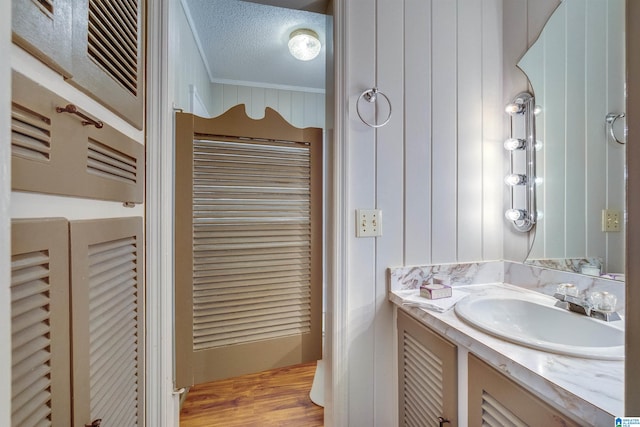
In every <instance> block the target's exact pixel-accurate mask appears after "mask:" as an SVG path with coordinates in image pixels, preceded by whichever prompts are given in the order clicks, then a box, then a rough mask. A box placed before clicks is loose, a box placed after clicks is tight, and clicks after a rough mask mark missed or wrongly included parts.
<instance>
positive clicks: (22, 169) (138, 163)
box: [11, 72, 145, 203]
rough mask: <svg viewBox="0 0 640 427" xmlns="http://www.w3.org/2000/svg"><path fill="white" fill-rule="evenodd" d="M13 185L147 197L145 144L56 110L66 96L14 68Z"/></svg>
mask: <svg viewBox="0 0 640 427" xmlns="http://www.w3.org/2000/svg"><path fill="white" fill-rule="evenodd" d="M12 89H13V92H12V104H11V157H12V163H11V167H12V170H11V186H12V188H13V189H14V190H21V191H35V192H39V193H50V194H62V195H69V196H80V197H89V198H92V199H103V200H116V201H122V202H137V203H140V202H142V201H143V193H144V172H145V170H144V166H145V165H144V146H143V145H142V144H139V143H137V142H136V141H134V140H133V139H131V138H128V137H126V136H125V135H123V134H122V133H120V132H118V131H117V130H116V129H114V128H112V127H111V126H109V125H107V124H104V126H103V127H102V128H100V129H98V128H96V127H95V126H84V125H83V124H82V119H81V118H79V117H78V116H75V115H71V114H69V113H58V112H56V107H59V106H60V107H64V106H65V105H67V104H68V101H67V100H65V99H63V98H60V97H59V96H57V95H55V94H54V93H52V92H50V91H48V90H46V89H44V88H43V87H42V86H40V85H38V84H37V83H36V82H34V81H32V80H30V79H28V78H26V77H25V76H23V75H22V74H19V73H16V72H14V73H13V81H12Z"/></svg>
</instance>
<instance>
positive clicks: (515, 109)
mask: <svg viewBox="0 0 640 427" xmlns="http://www.w3.org/2000/svg"><path fill="white" fill-rule="evenodd" d="M504 111H506V112H507V113H509V114H511V115H514V114H520V113H522V112H523V111H524V105H523V104H516V103H515V102H514V103H512V104H508V105H507V106H506V107H505V109H504Z"/></svg>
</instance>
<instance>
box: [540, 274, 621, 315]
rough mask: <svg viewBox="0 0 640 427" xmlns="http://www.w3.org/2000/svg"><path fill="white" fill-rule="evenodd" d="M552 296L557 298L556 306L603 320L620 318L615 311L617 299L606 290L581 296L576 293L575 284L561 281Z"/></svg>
mask: <svg viewBox="0 0 640 427" xmlns="http://www.w3.org/2000/svg"><path fill="white" fill-rule="evenodd" d="M553 296H554V297H555V298H556V299H557V300H558V301H557V302H556V304H555V305H556V307H560V308H564V309H568V310H570V311H573V312H574V313H579V314H583V315H585V316H589V317H593V318H594V319H599V320H604V321H605V322H613V321H616V320H620V315H619V314H618V313H617V312H616V311H615V304H616V300H617V299H616V297H615V295H613V294H610V293H608V292H593V293H592V294H591V295H589V297H587V298H583V297H580V296H578V295H577V289H576V288H575V285H571V284H567V283H563V284H561V285H559V286H558V290H557V291H556V293H554V294H553Z"/></svg>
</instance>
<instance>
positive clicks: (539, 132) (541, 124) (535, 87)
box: [505, 41, 547, 261]
mask: <svg viewBox="0 0 640 427" xmlns="http://www.w3.org/2000/svg"><path fill="white" fill-rule="evenodd" d="M541 42H542V41H541ZM544 61H545V55H544V50H543V49H537V50H533V51H532V52H528V53H527V56H526V58H523V59H522V61H520V64H521V65H522V68H523V69H525V70H531V69H532V68H534V67H536V64H544V63H545V62H544ZM540 68H543V67H540ZM528 78H529V82H530V84H531V87H532V92H533V95H534V97H535V102H536V105H539V106H541V107H542V112H541V113H540V114H538V115H537V116H536V118H535V121H536V139H537V140H538V141H540V142H541V143H542V150H541V151H537V152H536V175H537V176H540V177H544V176H545V173H546V172H545V171H546V169H545V168H546V165H545V152H546V151H545V147H546V141H547V135H546V132H545V130H546V126H545V117H546V115H547V111H546V109H545V106H546V105H547V102H546V99H545V91H544V87H545V85H544V83H545V73H543V72H539V73H532V72H531V71H529V75H528ZM546 185H547V184H546V181H545V180H543V181H542V182H541V183H538V185H536V206H537V210H538V212H542V214H543V215H544V214H545V212H546V209H545V197H544V195H545V192H546ZM545 224H546V220H545V218H544V217H542V218H538V221H537V223H536V228H535V230H534V233H535V236H536V237H537V239H536V243H537V244H534V245H533V248H532V249H531V253H530V255H529V257H530V258H531V259H538V258H544V253H545V239H544V236H545ZM511 228H512V227H511ZM505 253H508V252H506V251H505ZM525 254H526V251H525V252H524V253H523V255H522V257H524V256H525ZM511 259H513V258H511ZM517 261H522V259H517Z"/></svg>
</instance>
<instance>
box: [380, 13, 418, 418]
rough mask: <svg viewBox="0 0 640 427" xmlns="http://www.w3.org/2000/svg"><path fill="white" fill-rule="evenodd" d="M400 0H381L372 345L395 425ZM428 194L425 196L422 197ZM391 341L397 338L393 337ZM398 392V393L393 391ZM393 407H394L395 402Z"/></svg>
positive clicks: (400, 219)
mask: <svg viewBox="0 0 640 427" xmlns="http://www.w3.org/2000/svg"><path fill="white" fill-rule="evenodd" d="M403 3H404V1H402V2H390V1H388V0H378V1H377V13H376V20H377V23H376V32H377V63H376V70H377V82H378V85H379V87H380V90H382V91H383V92H384V93H385V94H386V95H387V96H388V97H389V99H390V101H391V103H392V112H393V117H392V118H391V119H390V121H389V123H387V124H386V125H385V126H383V127H381V128H379V129H378V130H377V132H376V134H377V135H376V136H377V144H376V199H377V207H378V208H379V209H381V210H382V220H383V222H382V224H383V225H382V233H383V234H382V236H381V237H378V238H376V288H375V295H376V301H375V303H376V305H375V310H376V313H378V314H377V315H376V318H375V331H376V332H375V333H376V336H377V337H384V339H382V340H381V339H378V338H376V340H375V348H374V371H373V375H374V381H375V384H376V386H375V389H374V402H373V408H374V420H375V422H376V425H377V426H390V425H394V424H395V421H396V420H397V419H398V417H397V414H396V412H395V410H390V408H389V407H388V406H389V403H390V399H389V394H390V392H392V391H395V390H396V387H397V381H395V378H394V375H389V373H390V372H394V371H393V370H390V371H389V370H388V367H389V366H394V361H395V358H396V357H397V354H396V349H395V348H394V346H393V345H390V343H389V341H388V340H392V337H393V336H394V333H395V331H396V328H395V325H394V324H393V308H392V306H391V304H389V301H388V298H387V282H386V269H387V267H389V266H391V265H402V262H403V253H402V252H403V247H404V218H405V215H404V199H405V198H404V193H405V190H404V185H403V184H404V151H405V149H404V145H405V144H404V141H405V138H404V123H403V118H404V90H405V87H404V81H403V75H404V67H403V65H404V50H403V49H399V48H398V46H402V44H403V39H404V7H403ZM384 102H385V100H384V99H383V98H382V97H380V98H379V99H378V101H377V103H376V104H379V105H377V109H378V119H377V120H384V117H386V113H387V111H388V109H387V106H386V105H384ZM422 197H426V195H422ZM391 342H393V341H391ZM393 395H397V391H395V392H394V393H393ZM391 408H394V409H395V407H394V406H391Z"/></svg>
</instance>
